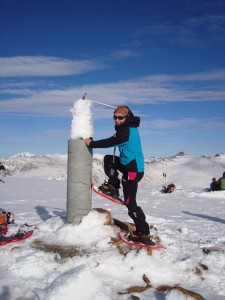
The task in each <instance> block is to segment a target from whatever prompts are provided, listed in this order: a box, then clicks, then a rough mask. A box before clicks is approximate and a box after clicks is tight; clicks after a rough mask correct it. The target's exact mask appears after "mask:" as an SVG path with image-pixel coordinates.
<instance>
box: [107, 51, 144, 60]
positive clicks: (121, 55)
mask: <svg viewBox="0 0 225 300" xmlns="http://www.w3.org/2000/svg"><path fill="white" fill-rule="evenodd" d="M111 56H112V57H114V58H119V59H120V58H121V59H122V58H130V57H135V56H140V54H139V53H138V52H137V51H134V50H129V49H126V50H115V51H112V54H111Z"/></svg>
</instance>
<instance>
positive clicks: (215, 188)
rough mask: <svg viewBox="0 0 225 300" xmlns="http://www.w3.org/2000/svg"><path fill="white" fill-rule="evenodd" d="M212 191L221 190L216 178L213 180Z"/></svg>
mask: <svg viewBox="0 0 225 300" xmlns="http://www.w3.org/2000/svg"><path fill="white" fill-rule="evenodd" d="M210 190H211V191H218V190H219V185H218V183H217V181H216V178H215V177H214V178H213V179H212V182H211V183H210Z"/></svg>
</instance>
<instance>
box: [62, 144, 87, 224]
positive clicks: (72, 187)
mask: <svg viewBox="0 0 225 300" xmlns="http://www.w3.org/2000/svg"><path fill="white" fill-rule="evenodd" d="M91 180H92V149H91V148H88V147H87V146H86V144H85V142H84V140H83V139H76V140H71V139H70V140H69V142H68V162H67V222H68V223H73V224H77V225H78V224H79V223H80V221H81V219H82V217H84V216H86V215H87V214H88V213H89V211H91V209H92V206H91Z"/></svg>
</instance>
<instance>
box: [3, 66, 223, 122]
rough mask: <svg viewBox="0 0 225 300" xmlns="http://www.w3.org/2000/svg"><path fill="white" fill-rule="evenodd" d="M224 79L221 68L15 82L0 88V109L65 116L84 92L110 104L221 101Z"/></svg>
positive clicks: (8, 112) (93, 98)
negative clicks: (102, 79) (69, 83)
mask: <svg viewBox="0 0 225 300" xmlns="http://www.w3.org/2000/svg"><path fill="white" fill-rule="evenodd" d="M224 79H225V70H223V69H221V70H218V71H216V70H213V71H211V72H210V71H208V72H203V73H193V74H180V75H176V76H173V75H171V76H170V75H164V74H162V75H161V76H160V75H157V76H148V77H142V78H137V79H133V80H128V81H119V82H114V83H107V84H103V83H102V84H96V85H82V86H78V87H69V88H63V87H62V86H61V87H60V89H57V88H55V86H51V85H49V86H48V85H46V87H45V89H44V86H42V88H41V89H40V88H39V87H38V86H37V88H36V89H35V88H34V87H32V88H31V89H29V88H28V87H27V88H24V85H23V84H22V85H21V89H19V88H18V81H17V82H16V85H15V88H13V86H12V85H11V88H9V87H7V89H5V88H2V89H1V90H0V94H2V96H1V99H3V100H4V101H0V112H1V114H10V113H11V114H15V113H16V114H34V115H36V116H37V115H40V116H41V115H48V116H59V117H63V116H64V117H65V116H68V114H69V109H70V108H71V107H72V105H73V104H74V102H75V101H76V100H78V99H80V98H81V97H82V96H83V95H84V93H85V92H87V93H88V95H87V98H88V99H91V100H96V101H100V102H105V103H107V104H111V105H122V104H124V103H127V105H131V104H138V105H142V104H159V103H170V102H173V103H174V102H205V101H224V100H225V86H224V85H223V84H222V83H223V82H224ZM11 84H12V83H11ZM3 86H4V85H3ZM12 95H13V97H12ZM96 116H98V114H97V113H96ZM101 117H102V115H101Z"/></svg>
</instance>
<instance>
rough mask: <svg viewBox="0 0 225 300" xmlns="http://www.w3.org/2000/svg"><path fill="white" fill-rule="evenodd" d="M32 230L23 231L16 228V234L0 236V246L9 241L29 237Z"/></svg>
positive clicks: (13, 241) (18, 240) (12, 241)
mask: <svg viewBox="0 0 225 300" xmlns="http://www.w3.org/2000/svg"><path fill="white" fill-rule="evenodd" d="M33 232H34V230H29V231H24V230H20V229H19V230H18V231H17V233H16V234H12V235H9V236H4V235H2V236H0V246H4V245H7V244H10V243H15V242H20V241H23V240H25V239H27V238H29V237H30V236H31V235H32V234H33Z"/></svg>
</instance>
